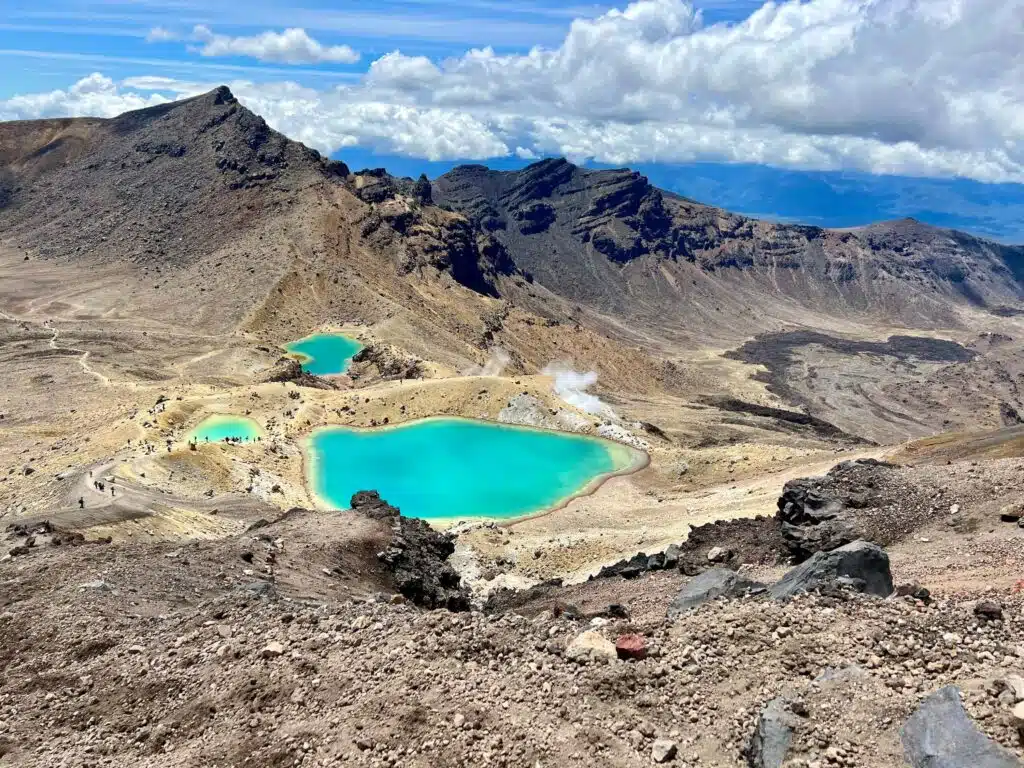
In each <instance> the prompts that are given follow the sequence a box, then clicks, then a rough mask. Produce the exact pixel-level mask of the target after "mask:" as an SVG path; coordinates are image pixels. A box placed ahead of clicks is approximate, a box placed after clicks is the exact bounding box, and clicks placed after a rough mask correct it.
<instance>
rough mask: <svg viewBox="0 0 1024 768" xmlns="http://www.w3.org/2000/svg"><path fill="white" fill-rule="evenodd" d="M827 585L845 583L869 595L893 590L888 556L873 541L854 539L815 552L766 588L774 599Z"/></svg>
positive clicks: (885, 593)
mask: <svg viewBox="0 0 1024 768" xmlns="http://www.w3.org/2000/svg"><path fill="white" fill-rule="evenodd" d="M828 585H836V586H847V587H851V588H853V589H856V590H857V591H858V592H865V593H867V594H869V595H878V596H879V597H888V596H889V595H891V594H892V593H893V584H892V572H891V571H890V570H889V556H888V555H887V554H885V550H884V549H882V548H881V547H879V546H878V545H877V544H872V543H871V542H868V541H855V542H853V543H851V544H847V545H846V546H845V547H840V548H839V549H834V550H832V551H831V552H817V553H815V555H814V556H813V557H812V558H811V559H809V560H806V561H804V562H803V563H801V564H800V565H798V566H796V567H795V568H793V569H792V570H790V571H789V572H788V573H787V574H786V575H785V576H783V577H782V578H781V579H780V580H779V581H778V582H776V583H775V584H773V585H772V586H771V587H769V589H768V593H769V594H770V595H771V596H772V598H774V599H775V600H785V599H787V598H790V597H792V596H793V595H796V594H798V593H800V592H810V591H812V590H815V589H820V588H821V587H825V586H828Z"/></svg>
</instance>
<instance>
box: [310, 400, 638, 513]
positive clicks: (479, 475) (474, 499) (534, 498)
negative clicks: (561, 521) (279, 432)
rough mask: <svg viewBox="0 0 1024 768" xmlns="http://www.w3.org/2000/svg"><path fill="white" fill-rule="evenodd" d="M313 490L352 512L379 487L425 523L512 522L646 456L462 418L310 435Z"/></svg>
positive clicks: (610, 445) (330, 503)
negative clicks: (357, 496)
mask: <svg viewBox="0 0 1024 768" xmlns="http://www.w3.org/2000/svg"><path fill="white" fill-rule="evenodd" d="M308 450H309V456H310V461H309V462H308V463H307V471H308V478H309V483H310V486H311V489H312V491H313V493H314V494H315V495H316V497H317V499H318V500H319V501H320V503H321V504H323V505H325V506H329V507H332V508H334V509H348V507H349V501H350V499H351V498H352V495H353V494H354V493H356V492H357V491H364V490H374V491H378V492H380V495H381V498H383V499H385V500H387V501H388V502H389V503H390V504H392V505H394V506H396V507H398V508H399V509H400V510H401V512H402V514H403V515H406V516H409V517H420V518H423V519H426V520H442V519H447V520H453V519H458V518H480V517H485V518H494V519H511V518H516V517H523V516H525V515H530V514H534V513H536V512H542V511H544V510H547V509H551V508H553V507H556V506H558V505H559V504H561V503H563V502H565V501H567V500H568V499H569V498H571V497H572V496H574V495H577V494H579V493H582V492H585V491H588V490H591V489H592V488H593V487H595V486H594V484H595V483H596V482H598V481H600V480H601V479H603V478H604V477H606V476H608V475H610V474H613V473H617V472H622V471H625V470H628V469H631V468H639V466H642V465H643V464H644V463H646V455H645V454H643V453H641V452H639V451H634V450H633V449H631V448H628V447H626V446H623V445H619V444H618V443H612V442H610V441H607V440H600V439H597V438H592V437H585V436H582V435H571V434H567V433H562V432H552V431H547V430H539V429H526V428H521V427H512V426H508V425H505V424H493V423H490V422H485V421H474V420H471V419H459V418H433V419H424V420H421V421H415V422H410V423H409V424H404V425H401V426H397V427H386V428H381V429H369V430H363V429H352V428H348V427H327V428H324V429H320V430H317V431H316V432H314V433H313V434H312V436H311V437H310V438H309V444H308Z"/></svg>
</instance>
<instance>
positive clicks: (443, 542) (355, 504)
mask: <svg viewBox="0 0 1024 768" xmlns="http://www.w3.org/2000/svg"><path fill="white" fill-rule="evenodd" d="M351 506H352V509H353V510H355V511H356V512H359V513H360V514H363V515H366V516H367V517H370V518H372V519H374V520H383V521H385V522H389V523H390V524H391V527H392V530H393V532H394V536H393V537H392V539H391V542H390V543H389V545H388V546H387V548H386V549H384V550H382V551H381V552H380V553H378V555H377V559H378V560H380V562H381V563H383V564H384V565H385V566H386V567H387V568H388V569H389V570H390V571H391V573H392V575H393V576H394V580H395V587H396V588H397V589H398V591H399V593H401V594H402V595H404V596H405V597H406V598H408V599H409V600H410V601H411V602H413V603H415V604H416V605H421V606H423V607H425V608H447V609H448V610H450V611H466V610H469V590H467V589H466V587H465V586H464V585H463V584H462V582H461V578H460V577H459V574H458V573H457V572H456V571H455V569H454V568H453V567H452V566H451V565H450V564H449V563H448V558H449V557H450V556H451V554H452V553H453V552H454V551H455V542H454V539H453V537H452V536H449V535H448V534H444V533H439V532H437V531H435V530H434V529H433V528H431V527H430V526H429V525H428V524H427V523H426V522H424V521H423V520H419V519H416V518H410V517H403V516H402V515H401V514H400V513H399V510H398V509H397V508H396V507H392V506H391V505H390V504H388V503H387V502H386V501H384V500H383V499H382V498H381V497H380V494H379V493H377V492H376V491H360V492H359V493H357V494H355V495H354V496H353V497H352V501H351Z"/></svg>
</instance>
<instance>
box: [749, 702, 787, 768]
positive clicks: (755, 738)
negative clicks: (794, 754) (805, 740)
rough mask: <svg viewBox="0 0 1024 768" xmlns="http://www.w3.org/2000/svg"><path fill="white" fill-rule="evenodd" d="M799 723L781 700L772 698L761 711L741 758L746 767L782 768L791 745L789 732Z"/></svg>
mask: <svg viewBox="0 0 1024 768" xmlns="http://www.w3.org/2000/svg"><path fill="white" fill-rule="evenodd" d="M799 723H800V718H798V717H797V716H796V715H794V714H793V713H792V712H791V711H790V710H789V708H788V706H787V705H786V701H785V700H784V699H782V698H776V699H772V700H771V701H769V702H768V704H767V705H766V706H765V708H764V710H763V711H762V712H761V716H760V717H759V718H758V720H757V728H755V729H754V733H753V735H752V736H751V737H750V743H749V744H748V745H747V748H746V752H745V757H746V758H747V765H749V766H750V768H782V764H783V763H784V762H785V760H786V753H787V752H789V747H790V744H792V742H793V730H794V729H795V728H796V727H797V725H798V724H799Z"/></svg>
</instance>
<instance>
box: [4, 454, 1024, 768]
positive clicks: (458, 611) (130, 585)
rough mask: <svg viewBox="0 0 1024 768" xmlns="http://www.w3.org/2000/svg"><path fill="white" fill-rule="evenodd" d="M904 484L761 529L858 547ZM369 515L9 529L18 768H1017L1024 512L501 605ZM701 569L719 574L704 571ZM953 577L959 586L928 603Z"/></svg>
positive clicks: (423, 545) (404, 529)
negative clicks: (227, 526) (166, 534)
mask: <svg viewBox="0 0 1024 768" xmlns="http://www.w3.org/2000/svg"><path fill="white" fill-rule="evenodd" d="M896 472H897V470H896V469H895V468H892V467H890V466H887V465H870V464H860V465H855V466H852V465H846V466H845V467H843V468H840V469H839V470H837V472H836V473H834V474H833V475H832V476H831V477H830V478H826V479H824V480H822V481H820V482H819V483H817V484H812V485H811V486H810V487H809V486H808V485H807V484H806V483H805V484H803V485H800V484H794V485H793V486H790V487H788V488H787V489H786V493H784V494H783V502H782V503H781V507H782V509H780V516H779V517H778V518H773V519H772V520H770V521H766V520H762V521H761V522H760V523H757V522H756V521H755V522H754V523H751V525H762V526H765V525H774V526H776V528H777V529H781V526H782V525H792V524H793V523H792V522H788V523H783V522H781V518H784V517H785V518H786V519H788V520H790V521H792V520H793V519H795V515H794V510H793V507H792V506H791V505H792V502H793V500H794V498H796V497H799V498H802V499H804V501H805V502H806V500H807V498H808V496H811V497H813V498H817V499H819V500H820V499H822V498H828V499H831V500H832V502H829V503H826V504H825V506H827V507H828V508H829V509H830V510H831V512H830V514H831V515H832V517H830V518H829V519H830V520H831V521H835V520H837V519H842V520H844V521H845V522H844V524H843V525H842V526H839V525H832V526H831V527H830V528H829V530H830V531H832V533H834V534H837V535H838V533H842V532H844V531H845V533H844V534H843V535H842V536H839V538H840V539H842V538H846V534H850V535H853V534H855V533H857V532H858V531H862V530H863V529H864V525H863V524H862V522H858V518H857V517H856V516H855V515H854V514H853V511H854V510H857V509H859V508H860V507H850V506H849V505H848V504H847V503H846V502H847V501H848V498H846V497H845V496H844V495H843V494H844V493H847V492H852V493H854V494H855V498H856V499H857V500H858V501H859V500H860V498H861V497H860V496H859V495H857V494H859V493H860V491H859V490H858V489H859V488H861V486H863V485H864V484H867V485H868V487H871V488H875V489H876V490H877V491H878V493H880V494H881V495H882V496H885V495H886V492H885V489H886V487H888V486H886V481H885V478H886V477H888V476H889V475H892V474H894V473H896ZM843 477H846V478H847V481H842V482H841V481H840V480H841V479H842V478H843ZM853 479H859V480H858V483H860V484H859V485H858V483H854V482H853ZM892 487H896V486H892ZM795 489H796V490H799V491H800V493H794V490H795ZM843 489H846V490H843ZM851 489H852V490H851ZM353 501H354V504H353V506H354V510H353V511H350V512H344V513H334V514H315V513H308V512H305V511H302V510H294V511H292V512H289V513H286V514H285V515H284V516H283V517H282V518H281V519H280V520H276V521H270V522H267V521H259V522H257V523H255V524H253V525H252V526H251V527H250V530H249V531H248V532H247V533H246V534H244V535H242V536H239V537H235V538H233V539H229V540H223V541H212V542H194V543H189V544H184V545H171V544H167V543H164V544H147V545H143V544H125V545H117V544H106V543H102V542H94V543H83V542H82V541H81V538H80V537H70V538H69V537H67V536H64V535H62V534H61V532H59V531H52V530H50V531H44V530H42V528H43V527H40V528H39V530H38V531H37V532H36V533H33V531H26V530H12V531H10V532H9V533H8V536H9V541H10V542H11V543H14V544H15V545H16V546H15V547H11V549H15V548H17V550H18V551H17V552H16V554H14V555H13V556H11V555H10V554H8V556H6V557H5V558H4V561H3V562H0V664H2V666H3V669H4V674H3V676H2V677H0V763H2V764H3V765H11V766H48V767H49V766H53V767H57V766H67V767H69V768H70V767H71V766H74V767H75V768H79V767H84V766H121V765H132V766H200V765H201V766H216V767H218V768H221V767H223V768H227V767H228V766H293V765H307V766H333V765H362V766H393V765H394V766H398V765H401V766H477V765H493V766H531V767H533V766H597V765H601V766H644V765H652V764H664V765H671V766H677V767H679V768H682V767H683V766H686V767H687V768H696V767H697V766H701V767H712V766H714V767H725V766H752V767H753V768H783V767H785V768H798V767H799V768H832V767H833V766H848V767H849V768H854V767H856V768H889V767H891V766H904V765H912V766H914V768H924V767H925V766H929V767H935V766H943V767H946V768H951V767H953V766H963V768H967V767H968V766H979V767H983V768H1013V767H1014V766H1017V767H1018V768H1019V766H1021V765H1022V762H1021V756H1022V754H1024V751H1022V731H1021V729H1022V728H1024V703H1022V702H1024V594H1021V591H1020V589H1019V588H1018V589H1014V588H1009V589H1007V588H1004V587H1003V586H1002V584H1003V583H1005V582H999V581H998V580H993V581H990V582H989V583H979V582H980V580H979V579H977V578H975V577H977V576H978V575H979V574H981V575H983V574H984V573H986V571H985V570H984V569H986V568H989V567H991V566H992V565H993V564H997V565H998V566H999V568H1000V569H1001V572H1002V573H1004V574H1005V573H1011V574H1012V573H1021V574H1024V546H1022V544H1024V529H1022V528H1020V527H1019V526H1018V525H1016V523H1015V521H1013V520H1012V519H1011V518H1013V516H1014V514H1015V513H1014V512H1013V511H1012V510H1009V511H1006V512H1004V513H1003V514H1002V516H1001V517H1003V518H1006V519H1005V520H1003V519H998V520H994V521H992V522H991V524H989V521H987V520H985V521H982V520H975V521H974V523H975V525H974V526H973V527H971V526H968V528H969V529H971V530H973V531H975V532H968V533H961V532H958V531H957V530H956V529H954V528H951V527H950V526H948V525H946V521H945V520H942V521H939V522H936V523H935V524H934V525H933V526H932V528H930V529H929V528H927V527H926V528H925V529H923V530H925V532H926V533H927V534H928V535H927V536H920V535H919V534H920V530H922V529H916V531H917V533H918V538H919V539H931V538H932V537H934V538H935V541H934V544H935V545H936V546H940V548H939V549H937V550H931V551H928V552H927V553H926V551H925V550H924V549H923V547H924V544H923V543H921V542H920V541H918V540H917V539H911V540H904V541H902V543H900V542H897V543H895V544H894V545H893V546H892V547H891V549H890V553H891V557H890V554H887V553H886V552H885V551H884V550H883V549H882V548H881V547H880V546H878V545H877V544H872V543H868V542H865V541H863V540H861V539H858V540H856V541H853V542H849V543H843V544H842V545H840V546H837V547H836V548H831V549H829V548H827V547H820V548H818V549H817V551H816V552H814V553H813V554H811V555H810V557H807V558H806V559H804V560H803V562H801V563H800V564H798V565H796V566H792V567H791V566H772V565H750V564H739V565H737V561H738V560H743V559H745V558H744V556H743V553H742V551H741V550H740V549H738V548H735V547H734V548H733V549H732V550H726V548H725V547H722V546H718V547H717V550H718V551H715V550H716V547H711V548H707V544H708V542H707V539H706V530H707V529H705V530H701V531H698V532H696V533H695V536H694V537H693V539H692V540H691V542H689V543H688V544H684V545H683V546H682V547H677V548H676V552H675V553H669V554H670V555H674V556H675V557H676V563H675V565H674V566H672V567H668V568H666V567H664V559H665V558H664V556H665V553H661V554H662V559H661V565H662V567H660V568H658V569H655V570H646V571H642V570H638V571H637V572H632V571H630V572H628V573H626V574H623V573H616V574H610V575H607V576H606V577H604V578H598V579H594V580H592V581H589V582H586V583H583V584H578V585H571V586H556V585H548V587H547V588H546V589H540V590H534V591H532V592H531V593H525V595H524V596H521V599H520V600H518V601H508V600H507V601H505V602H504V603H502V602H501V601H500V600H492V601H491V603H490V604H489V605H488V607H487V609H486V610H481V609H480V608H479V607H477V608H472V607H471V606H470V605H469V603H468V600H467V595H468V591H467V590H466V589H465V586H464V585H460V584H459V582H458V576H457V574H455V573H454V571H453V570H451V567H450V566H449V565H448V564H447V562H446V560H447V557H448V555H450V554H451V549H452V544H451V540H450V537H447V536H444V535H440V534H436V533H434V532H432V531H430V529H429V528H427V527H426V526H425V525H423V524H422V523H420V522H419V521H410V520H407V519H405V518H398V517H397V516H396V515H395V513H394V510H393V508H391V507H389V506H388V505H387V504H386V503H384V502H382V501H381V500H380V499H379V498H378V497H376V496H375V495H374V494H360V495H359V496H358V497H357V498H356V499H354V500H353ZM787 505H789V506H788V507H787ZM812 506H813V505H812ZM869 506H870V505H869ZM865 508H866V507H865ZM908 509H917V507H916V506H914V505H908ZM915 514H916V513H915ZM787 516H788V517H787ZM875 519H876V517H875V516H874V515H867V516H866V517H863V518H860V520H861V521H863V520H868V521H871V520H875ZM979 526H984V527H985V530H984V531H983V532H977V531H978V528H979ZM711 528H714V529H715V530H719V531H722V532H723V536H722V537H721V541H722V542H723V543H725V542H726V539H728V535H727V534H728V528H727V527H725V526H721V525H720V526H709V527H708V529H711ZM887 530H903V529H902V528H898V527H897V528H891V529H887ZM837 532H838V533H837ZM747 534H749V531H746V532H745V533H744V536H745V537H746V538H745V539H744V540H749V539H750V537H749V536H748V535H747ZM28 537H34V538H35V540H34V541H33V542H32V543H31V545H28V544H27V539H28ZM818 538H819V539H820V538H821V537H818ZM813 539H815V537H813V536H799V537H796V538H793V537H792V536H787V537H783V536H781V535H779V536H777V537H776V539H774V541H777V542H779V546H782V547H786V546H787V545H788V544H791V543H793V542H794V541H799V542H800V545H801V546H806V545H808V543H809V542H810V541H812V540H813ZM54 540H56V543H54ZM698 549H699V550H700V554H701V556H702V557H703V559H704V561H705V563H706V567H705V569H704V570H703V572H701V573H699V574H697V575H696V576H688V575H685V574H684V573H683V572H682V571H683V570H694V564H695V562H696V559H695V556H696V553H697V550H698ZM704 550H706V551H704ZM655 561H657V558H655ZM713 561H717V562H713ZM954 567H957V568H959V569H960V572H961V574H962V577H963V578H962V579H961V582H960V585H959V586H957V587H955V588H952V587H948V586H945V587H943V589H942V590H934V591H932V592H931V593H929V590H928V589H927V584H928V583H929V581H930V580H931V579H933V578H934V579H935V580H938V579H939V577H940V576H941V575H942V574H944V573H948V572H949V571H950V570H951V569H952V568H954ZM972 569H973V570H972ZM911 574H912V575H913V576H914V578H915V579H918V580H919V582H920V583H912V582H908V580H907V576H908V575H911ZM945 583H948V581H947V582H945ZM922 585H923V586H922ZM440 606H446V608H441V607H440ZM431 607H433V608H435V609H434V610H431V609H430V608H431ZM449 609H454V610H449ZM467 609H469V610H467Z"/></svg>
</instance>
